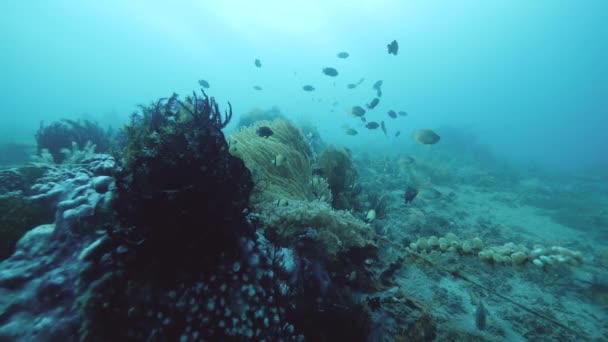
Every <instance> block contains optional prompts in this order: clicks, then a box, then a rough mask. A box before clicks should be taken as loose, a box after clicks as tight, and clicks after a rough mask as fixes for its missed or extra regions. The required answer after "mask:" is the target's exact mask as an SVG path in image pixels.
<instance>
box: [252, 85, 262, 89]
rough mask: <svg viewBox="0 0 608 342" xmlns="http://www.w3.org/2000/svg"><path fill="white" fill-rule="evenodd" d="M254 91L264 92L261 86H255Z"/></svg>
mask: <svg viewBox="0 0 608 342" xmlns="http://www.w3.org/2000/svg"><path fill="white" fill-rule="evenodd" d="M253 89H255V90H262V87H260V86H253Z"/></svg>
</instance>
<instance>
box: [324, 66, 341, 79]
mask: <svg viewBox="0 0 608 342" xmlns="http://www.w3.org/2000/svg"><path fill="white" fill-rule="evenodd" d="M323 73H324V74H325V75H327V76H331V77H336V76H338V70H336V69H334V68H329V67H328V68H323Z"/></svg>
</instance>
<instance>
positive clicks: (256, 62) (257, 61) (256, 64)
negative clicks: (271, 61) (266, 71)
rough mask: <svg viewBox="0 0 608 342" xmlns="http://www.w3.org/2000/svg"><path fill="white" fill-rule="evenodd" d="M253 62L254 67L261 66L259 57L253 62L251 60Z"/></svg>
mask: <svg viewBox="0 0 608 342" xmlns="http://www.w3.org/2000/svg"><path fill="white" fill-rule="evenodd" d="M253 64H255V66H256V67H258V68H261V67H262V62H260V60H259V59H257V58H256V60H255V62H253Z"/></svg>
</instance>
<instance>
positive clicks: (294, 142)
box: [228, 119, 331, 205]
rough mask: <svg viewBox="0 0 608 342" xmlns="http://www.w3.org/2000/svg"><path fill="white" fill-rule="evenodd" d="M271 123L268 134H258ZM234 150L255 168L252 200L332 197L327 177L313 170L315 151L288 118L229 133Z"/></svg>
mask: <svg viewBox="0 0 608 342" xmlns="http://www.w3.org/2000/svg"><path fill="white" fill-rule="evenodd" d="M260 127H268V128H270V129H271V130H272V132H273V134H272V135H271V136H269V137H268V138H264V137H261V136H259V135H258V133H257V131H258V129H259V128H260ZM228 142H229V144H230V153H231V154H232V155H234V156H237V157H239V158H241V159H242V160H243V161H244V162H245V165H246V166H247V168H248V169H249V170H251V173H252V176H253V181H254V183H255V187H254V192H253V194H252V197H251V202H252V204H254V205H256V204H259V203H262V202H276V201H285V200H307V201H312V200H315V199H321V200H323V201H331V193H330V192H329V188H328V185H327V181H326V180H325V179H324V178H322V177H318V176H313V174H312V160H313V155H312V151H311V149H310V146H309V145H308V143H307V141H306V140H305V138H304V136H303V135H302V133H301V132H300V130H299V129H298V128H297V127H296V126H295V125H294V124H293V123H291V122H289V121H287V120H282V119H278V120H274V121H271V122H269V121H258V122H255V123H254V124H253V125H251V126H248V127H244V128H241V129H240V130H238V131H237V132H235V133H233V134H232V135H230V136H229V138H228Z"/></svg>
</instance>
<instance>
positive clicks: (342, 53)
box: [336, 52, 350, 58]
mask: <svg viewBox="0 0 608 342" xmlns="http://www.w3.org/2000/svg"><path fill="white" fill-rule="evenodd" d="M336 56H337V57H338V58H348V56H350V55H349V54H348V52H340V53H338V54H337V55H336Z"/></svg>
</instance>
